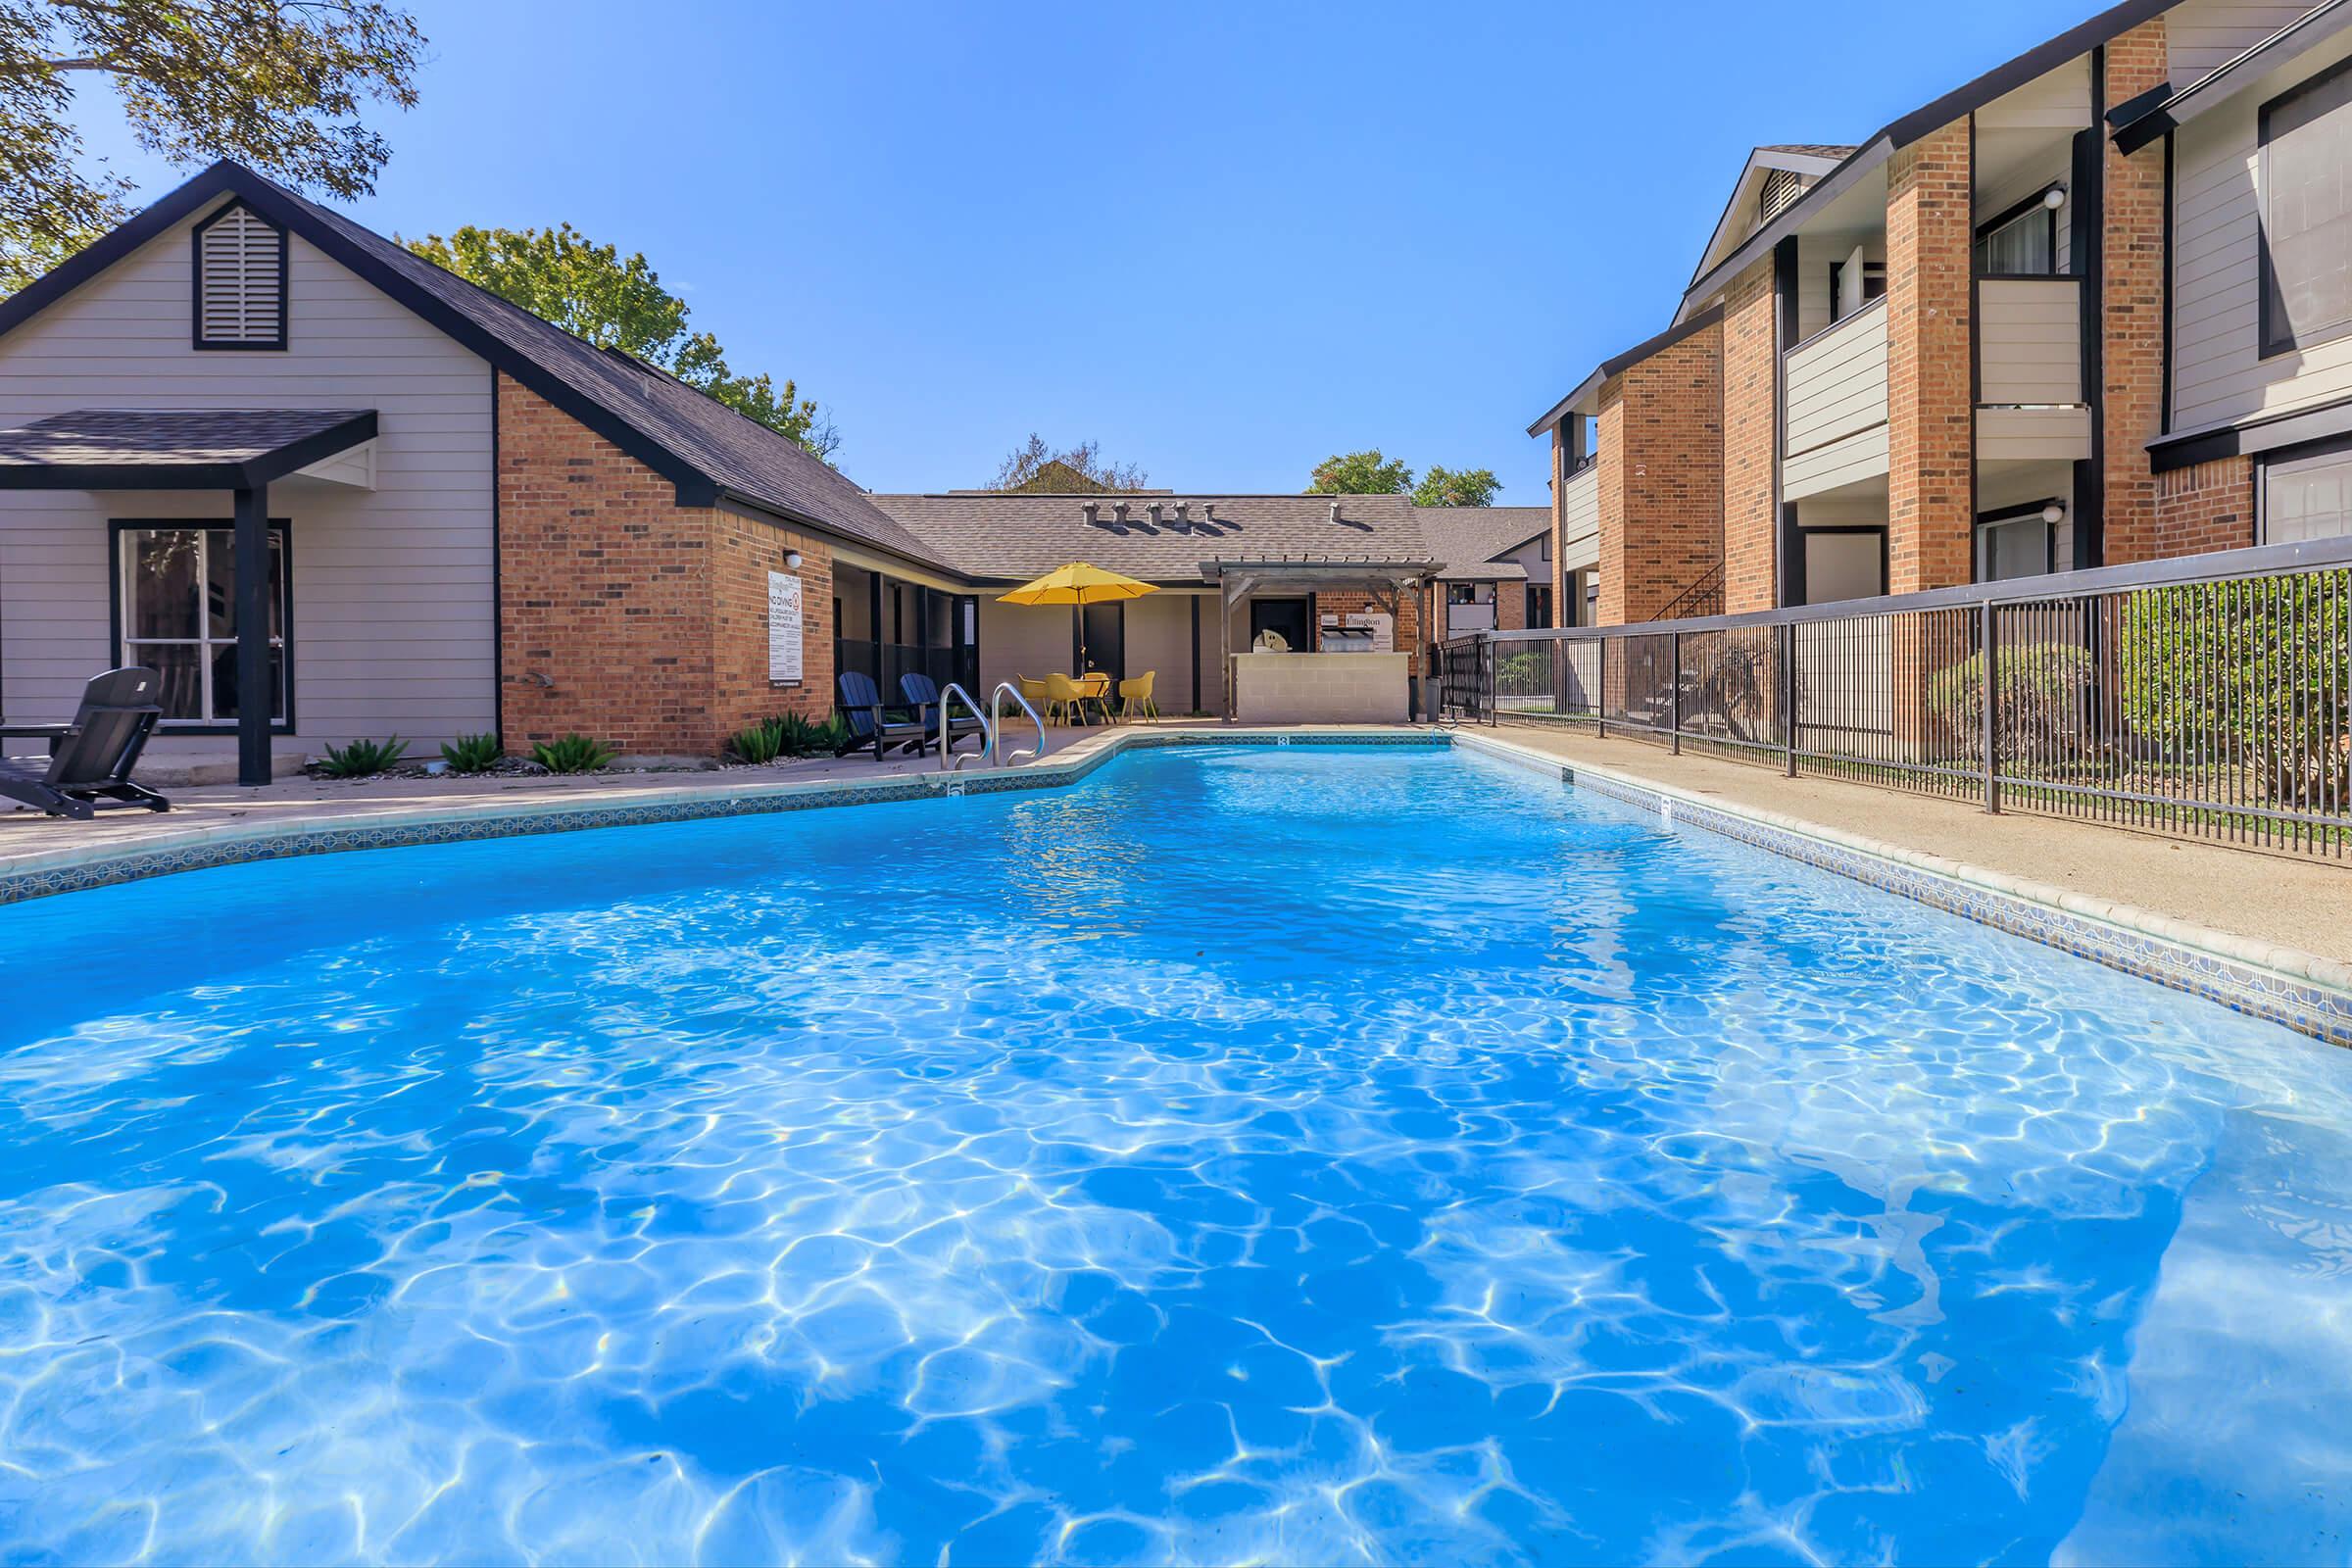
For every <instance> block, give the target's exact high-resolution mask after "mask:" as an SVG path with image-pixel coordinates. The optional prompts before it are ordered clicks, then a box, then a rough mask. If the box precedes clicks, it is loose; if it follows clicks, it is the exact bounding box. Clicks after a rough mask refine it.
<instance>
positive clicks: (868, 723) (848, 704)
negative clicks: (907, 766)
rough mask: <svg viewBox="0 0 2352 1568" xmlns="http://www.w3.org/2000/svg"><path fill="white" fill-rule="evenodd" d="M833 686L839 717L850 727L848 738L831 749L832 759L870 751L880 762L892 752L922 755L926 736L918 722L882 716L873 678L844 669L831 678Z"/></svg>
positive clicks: (926, 739) (878, 691) (880, 694)
mask: <svg viewBox="0 0 2352 1568" xmlns="http://www.w3.org/2000/svg"><path fill="white" fill-rule="evenodd" d="M833 685H834V688H835V690H836V691H837V693H838V694H839V696H840V700H841V716H842V718H843V719H844V720H845V721H847V722H848V724H849V726H850V738H849V739H848V740H846V741H843V742H842V743H841V745H840V746H839V747H838V748H836V749H835V750H834V753H833V755H834V756H835V757H847V756H849V755H850V754H851V753H852V752H861V751H866V750H868V749H871V750H872V752H873V754H874V760H875V761H877V762H879V761H881V760H882V759H883V758H884V757H885V756H886V755H887V754H888V753H890V752H893V751H899V752H912V753H914V754H915V755H916V756H917V757H920V756H921V755H922V754H923V752H924V750H925V749H926V746H927V743H928V740H929V737H928V736H926V735H925V734H924V733H923V726H922V724H921V722H920V721H919V720H916V719H910V718H892V717H889V716H888V715H887V714H885V713H884V712H883V711H882V693H881V691H880V689H879V688H877V687H876V686H875V685H874V677H873V676H871V675H863V674H859V673H858V671H856V670H854V669H853V670H845V671H843V672H842V673H841V674H839V675H836V676H834V677H833Z"/></svg>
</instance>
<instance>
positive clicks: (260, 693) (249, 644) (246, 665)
mask: <svg viewBox="0 0 2352 1568" xmlns="http://www.w3.org/2000/svg"><path fill="white" fill-rule="evenodd" d="M235 497H236V524H237V531H236V541H237V580H236V598H237V782H238V783H239V784H267V783H269V782H270V708H271V707H272V706H273V704H272V702H271V694H272V687H271V685H270V488H269V486H267V485H264V486H261V487H260V488H258V489H253V490H239V491H236V492H235Z"/></svg>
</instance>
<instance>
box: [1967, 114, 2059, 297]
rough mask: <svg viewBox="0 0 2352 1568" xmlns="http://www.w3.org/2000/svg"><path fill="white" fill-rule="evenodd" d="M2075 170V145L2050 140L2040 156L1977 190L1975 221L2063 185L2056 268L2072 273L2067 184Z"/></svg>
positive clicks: (1989, 217)
mask: <svg viewBox="0 0 2352 1568" xmlns="http://www.w3.org/2000/svg"><path fill="white" fill-rule="evenodd" d="M2074 172H2075V155H2074V147H2073V145H2072V143H2071V141H2069V140H2066V139H2059V140H2056V141H2053V142H2052V143H2051V144H2050V146H2049V147H2048V148H2046V149H2044V150H2043V151H2042V152H2041V153H2040V155H2039V156H2037V157H2035V158H2034V159H2032V160H2030V161H2029V162H2027V163H2026V164H2025V165H2023V166H2022V167H2020V168H2018V169H2015V170H2012V171H2011V172H2009V173H2007V174H2005V175H2003V176H2002V177H2001V180H2000V182H1999V183H1998V184H1996V185H1991V186H1988V187H1986V188H1985V189H1984V190H1981V191H1979V192H1978V193H1977V205H1976V215H1975V216H1976V221H1977V222H1978V223H1980V224H1982V223H1984V222H1985V221H1987V220H1989V219H1992V218H1995V217H1998V216H1999V215H2000V214H2002V213H2005V212H2007V211H2008V210H2009V209H2010V208H2012V207H2015V206H2016V205H2017V204H2018V203H2019V202H2022V201H2024V200H2025V199H2026V198H2027V197H2029V196H2034V195H2038V194H2039V193H2041V192H2042V191H2045V190H2047V189H2049V188H2050V187H2051V186H2052V185H2066V186H2067V192H2066V201H2065V203H2064V204H2063V205H2061V206H2060V207H2059V209H2058V249H2057V261H2058V270H2059V271H2061V272H2071V271H2073V270H2075V267H2074V246H2075V193H2074V188H2073V186H2072V185H2071V184H2070V183H2069V181H2070V180H2071V179H2072V177H2073V175H2074Z"/></svg>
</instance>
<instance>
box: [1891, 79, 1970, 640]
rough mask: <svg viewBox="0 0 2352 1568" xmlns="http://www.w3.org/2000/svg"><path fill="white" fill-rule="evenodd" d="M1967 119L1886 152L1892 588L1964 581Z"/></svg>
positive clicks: (1967, 369)
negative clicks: (1891, 154) (1889, 158)
mask: <svg viewBox="0 0 2352 1568" xmlns="http://www.w3.org/2000/svg"><path fill="white" fill-rule="evenodd" d="M1970 165H1971V159H1970V156H1969V122H1967V121H1966V120H1959V121H1955V122H1953V123H1951V124H1949V125H1946V126H1944V127H1943V128H1942V129H1941V130H1937V131H1934V132H1931V133H1930V134H1928V135H1926V136H1923V137H1921V138H1920V139H1919V140H1918V141H1916V142H1914V143H1912V144H1911V145H1910V146H1908V147H1904V148H1902V149H1900V150H1898V151H1897V152H1896V153H1895V155H1894V158H1893V161H1892V162H1891V164H1890V165H1889V166H1888V169H1887V589H1888V591H1889V592H1892V593H1898V594H1900V593H1911V592H1914V591H1916V590H1919V589H1925V588H1945V587H1949V586H1951V585H1952V584H1954V583H1964V582H1966V581H1968V579H1969V569H1970V568H1969V545H1970V539H1971V535H1972V532H1973V530H1974V527H1975V521H1976V407H1975V388H1974V387H1973V386H1972V385H1971V384H1970V383H1971V374H1970V364H1971V352H1970V342H1969V332H1970V292H1971V283H1970V274H1971V271H1972V269H1973V267H1974V265H1975V256H1974V244H1975V229H1974V221H1973V208H1974V205H1975V201H1974V191H1973V180H1972V176H1971V172H1970Z"/></svg>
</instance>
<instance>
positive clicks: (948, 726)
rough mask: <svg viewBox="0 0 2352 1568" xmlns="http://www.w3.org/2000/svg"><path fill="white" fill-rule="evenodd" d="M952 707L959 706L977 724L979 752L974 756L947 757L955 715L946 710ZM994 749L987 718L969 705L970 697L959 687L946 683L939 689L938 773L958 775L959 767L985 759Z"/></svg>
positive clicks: (992, 731)
mask: <svg viewBox="0 0 2352 1568" xmlns="http://www.w3.org/2000/svg"><path fill="white" fill-rule="evenodd" d="M953 703H961V704H962V705H963V711H965V712H967V713H969V714H971V715H972V717H974V718H976V719H978V720H979V721H980V741H981V746H980V750H978V751H977V752H968V753H965V754H963V755H961V756H956V755H954V754H953V753H951V751H950V750H949V748H950V747H951V746H952V745H953V744H954V742H955V736H956V728H955V722H954V718H955V715H954V714H952V713H951V712H949V711H948V710H949V706H950V705H951V704H953ZM996 749H997V726H996V725H995V724H993V723H991V722H990V721H989V717H988V715H987V714H986V713H983V712H982V711H980V705H979V704H978V703H976V702H974V701H972V694H971V693H970V692H967V691H965V690H964V689H963V688H962V687H961V686H958V685H956V683H955V682H954V681H950V682H948V683H947V685H946V686H944V687H942V688H940V693H939V770H940V771H941V772H942V773H952V772H956V771H959V770H960V769H961V768H962V767H963V764H964V763H966V762H968V761H970V760H972V759H973V758H975V757H986V756H987V755H988V754H989V753H991V752H993V751H995V750H996Z"/></svg>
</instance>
